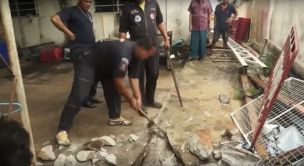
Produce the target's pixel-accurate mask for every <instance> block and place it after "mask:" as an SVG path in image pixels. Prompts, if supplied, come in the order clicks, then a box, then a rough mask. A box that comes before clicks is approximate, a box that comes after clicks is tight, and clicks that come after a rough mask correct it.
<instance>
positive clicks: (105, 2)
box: [94, 0, 130, 13]
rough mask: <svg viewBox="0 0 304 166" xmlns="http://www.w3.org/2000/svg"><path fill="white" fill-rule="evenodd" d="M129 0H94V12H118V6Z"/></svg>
mask: <svg viewBox="0 0 304 166" xmlns="http://www.w3.org/2000/svg"><path fill="white" fill-rule="evenodd" d="M127 1H130V0H94V10H95V13H107V12H119V10H120V6H122V5H123V4H124V3H125V2H127Z"/></svg>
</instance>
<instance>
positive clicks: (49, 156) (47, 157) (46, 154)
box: [37, 145, 56, 161]
mask: <svg viewBox="0 0 304 166" xmlns="http://www.w3.org/2000/svg"><path fill="white" fill-rule="evenodd" d="M37 157H38V158H40V159H42V160H44V161H52V160H55V159H56V157H55V153H54V152H53V147H52V146H51V145H47V146H45V147H43V148H42V149H41V150H40V152H39V153H38V155H37Z"/></svg>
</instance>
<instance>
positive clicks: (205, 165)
mask: <svg viewBox="0 0 304 166" xmlns="http://www.w3.org/2000/svg"><path fill="white" fill-rule="evenodd" d="M201 166H218V165H217V164H215V163H208V164H204V165H201Z"/></svg>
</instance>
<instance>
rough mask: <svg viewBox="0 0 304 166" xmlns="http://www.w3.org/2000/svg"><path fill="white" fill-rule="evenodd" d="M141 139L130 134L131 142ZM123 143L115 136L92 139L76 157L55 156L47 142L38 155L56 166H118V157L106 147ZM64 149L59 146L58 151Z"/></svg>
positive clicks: (39, 163) (40, 163)
mask: <svg viewBox="0 0 304 166" xmlns="http://www.w3.org/2000/svg"><path fill="white" fill-rule="evenodd" d="M138 139H139V137H138V136H136V135H135V134H130V136H129V139H128V140H130V142H136V141H137V140H138ZM120 143H123V141H122V140H121V139H120V138H119V137H115V136H114V135H110V136H102V137H98V138H92V139H91V140H90V141H89V142H87V143H85V144H84V145H83V148H82V150H80V151H78V152H77V154H76V155H72V154H70V155H66V154H59V155H58V157H56V156H55V153H54V150H53V146H52V145H50V142H49V141H47V142H46V143H44V144H43V146H44V147H43V148H42V149H41V150H40V152H39V153H38V155H37V157H38V158H39V159H40V160H42V161H44V162H46V161H54V164H53V165H54V166H75V165H77V163H79V162H80V163H83V162H89V161H90V162H91V164H90V165H93V166H95V165H96V164H97V163H98V162H99V161H103V163H105V164H106V165H111V166H114V165H117V161H116V156H115V155H114V154H111V153H109V152H108V151H107V150H106V149H104V147H115V146H116V145H117V144H120ZM63 148H64V147H62V146H59V147H58V149H59V150H62V149H63ZM36 165H40V166H42V165H43V163H42V162H37V164H36Z"/></svg>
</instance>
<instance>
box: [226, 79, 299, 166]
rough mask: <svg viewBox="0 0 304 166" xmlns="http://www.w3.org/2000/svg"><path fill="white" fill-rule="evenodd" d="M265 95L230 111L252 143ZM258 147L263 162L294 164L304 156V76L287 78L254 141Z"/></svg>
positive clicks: (256, 147) (246, 137)
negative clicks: (302, 77)
mask: <svg viewBox="0 0 304 166" xmlns="http://www.w3.org/2000/svg"><path fill="white" fill-rule="evenodd" d="M262 98H263V95H261V96H260V97H258V98H257V99H254V100H253V101H252V102H250V103H248V104H246V105H244V106H243V107H241V108H240V109H238V110H236V111H234V112H233V113H232V114H231V116H232V119H233V120H234V122H235V123H236V125H237V127H238V128H239V129H240V131H241V132H242V134H243V136H244V137H245V139H246V141H247V142H248V143H249V144H250V143H251V142H252V140H253V134H254V130H255V128H256V126H257V125H258V115H259V113H260V110H261V103H262ZM290 143H291V144H290ZM286 146H287V147H286ZM255 151H256V153H257V154H258V155H259V156H261V157H262V158H263V159H264V165H285V164H290V163H293V164H294V163H297V162H300V161H301V160H302V159H304V81H303V80H299V79H296V78H292V77H291V78H288V79H287V80H285V82H284V84H283V86H282V88H281V90H280V91H279V95H278V97H277V99H276V100H275V102H274V105H273V107H272V109H271V111H270V113H269V115H268V118H267V120H266V122H265V124H264V126H263V129H262V132H261V134H260V137H259V138H258V140H257V143H256V144H255Z"/></svg>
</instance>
